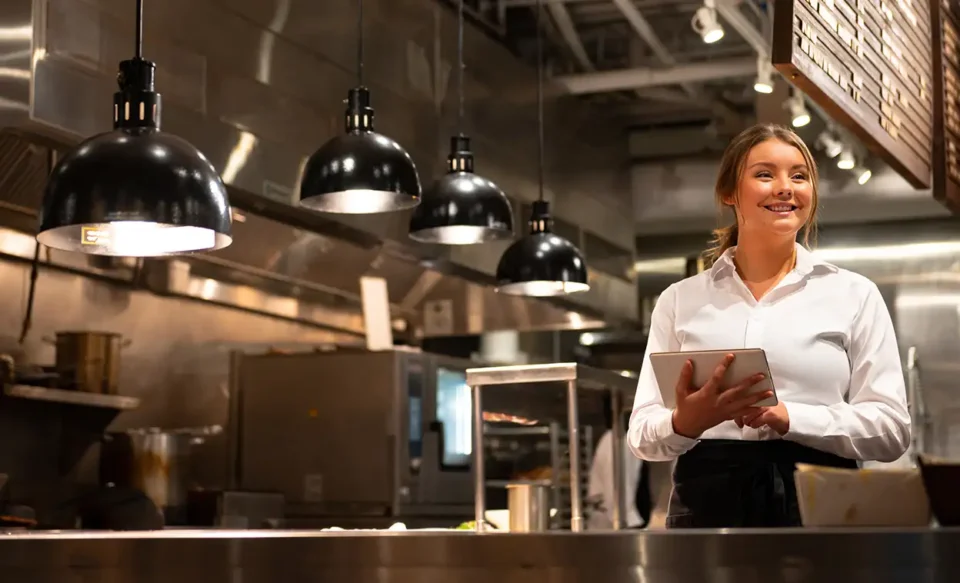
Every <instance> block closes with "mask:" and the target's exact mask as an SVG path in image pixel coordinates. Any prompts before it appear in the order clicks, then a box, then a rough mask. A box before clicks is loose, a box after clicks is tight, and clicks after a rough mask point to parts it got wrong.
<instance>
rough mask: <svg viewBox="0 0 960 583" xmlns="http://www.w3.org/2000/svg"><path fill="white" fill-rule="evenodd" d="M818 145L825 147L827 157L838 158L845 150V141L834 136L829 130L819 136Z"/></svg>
mask: <svg viewBox="0 0 960 583" xmlns="http://www.w3.org/2000/svg"><path fill="white" fill-rule="evenodd" d="M817 145H818V146H820V147H821V148H823V152H824V153H825V154H826V155H827V158H836V157H837V156H839V155H840V152H842V151H843V143H842V142H841V141H840V140H838V139H837V138H835V137H833V135H831V133H830V132H829V131H825V132H823V133H821V134H820V135H819V136H818V137H817Z"/></svg>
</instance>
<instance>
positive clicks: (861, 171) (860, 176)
mask: <svg viewBox="0 0 960 583" xmlns="http://www.w3.org/2000/svg"><path fill="white" fill-rule="evenodd" d="M854 172H855V173H856V174H857V183H858V184H859V185H860V186H863V185H864V184H866V183H867V182H868V181H869V180H870V178H871V177H872V176H873V172H871V171H870V169H869V168H863V167H860V168H857V169H856V170H854Z"/></svg>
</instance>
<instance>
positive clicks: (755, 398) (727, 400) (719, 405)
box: [673, 354, 773, 439]
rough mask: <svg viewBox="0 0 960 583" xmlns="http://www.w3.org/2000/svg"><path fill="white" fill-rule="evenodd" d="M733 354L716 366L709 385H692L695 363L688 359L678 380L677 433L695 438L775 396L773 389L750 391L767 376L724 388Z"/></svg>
mask: <svg viewBox="0 0 960 583" xmlns="http://www.w3.org/2000/svg"><path fill="white" fill-rule="evenodd" d="M733 359H734V356H733V355H732V354H728V355H727V356H726V357H724V359H723V360H722V361H721V362H720V364H719V365H717V368H716V369H714V371H713V375H712V376H711V377H710V380H709V381H707V384H705V385H703V386H702V387H699V388H698V387H693V386H691V384H690V383H691V380H692V379H693V362H691V361H689V360H688V361H687V362H686V363H685V364H684V365H683V369H682V370H681V372H680V379H679V380H678V381H677V388H676V390H677V408H676V409H675V410H674V411H673V430H674V431H675V432H676V433H677V434H678V435H683V436H684V437H689V438H692V439H696V438H698V437H700V435H701V434H702V433H703V432H704V431H706V430H708V429H711V428H713V427H716V426H717V425H719V424H720V423H723V422H724V421H729V420H731V419H742V418H744V417H746V416H747V415H752V414H753V413H754V412H756V411H757V410H758V409H757V408H756V407H754V405H755V404H757V403H758V402H760V401H762V400H764V399H767V398H769V397H772V396H773V392H772V391H764V392H762V393H755V394H750V393H749V391H750V388H751V387H753V385H755V384H757V383H759V382H760V381H762V380H763V377H764V375H762V374H756V375H753V376H751V377H747V378H746V379H744V380H743V381H741V382H739V383H737V384H736V385H734V386H732V387H730V388H729V389H726V390H724V389H723V387H722V385H721V383H722V382H723V375H724V374H726V372H727V368H728V367H729V366H730V363H731V362H733Z"/></svg>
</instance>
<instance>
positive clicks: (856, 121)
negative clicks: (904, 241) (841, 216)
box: [772, 0, 939, 188]
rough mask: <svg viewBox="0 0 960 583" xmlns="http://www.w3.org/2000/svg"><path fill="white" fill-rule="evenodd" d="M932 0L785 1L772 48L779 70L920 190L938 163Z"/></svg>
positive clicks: (778, 12)
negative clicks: (934, 162) (935, 156)
mask: <svg viewBox="0 0 960 583" xmlns="http://www.w3.org/2000/svg"><path fill="white" fill-rule="evenodd" d="M935 1H939V0H935ZM929 2H930V0H782V1H780V2H777V6H776V11H775V18H774V29H773V43H772V49H773V50H772V52H773V55H772V57H773V64H774V66H775V67H776V68H777V70H779V71H780V72H781V73H782V74H783V75H784V76H785V77H786V78H787V79H790V81H791V82H792V83H793V84H794V85H796V86H797V88H798V89H800V90H801V91H803V92H804V93H806V94H807V96H809V97H810V99H812V100H813V101H814V102H815V103H817V104H818V105H819V106H820V107H821V108H822V109H823V110H824V111H825V112H826V113H827V115H829V116H830V117H831V118H833V120H834V121H836V122H837V123H839V124H841V125H843V126H844V127H846V128H847V129H848V130H850V131H851V132H852V133H853V134H854V135H856V136H857V137H858V138H859V139H860V140H861V141H862V142H863V143H864V144H865V145H866V146H867V148H869V149H870V151H871V152H873V153H874V154H875V155H877V156H879V157H881V158H883V159H884V160H885V161H886V162H887V163H888V164H889V165H890V166H891V167H892V168H894V169H895V170H896V171H897V172H899V173H900V174H901V175H902V176H903V177H904V178H906V179H907V181H908V182H910V184H912V185H913V186H914V187H916V188H929V187H930V185H931V168H932V167H931V161H932V158H933V152H932V130H933V86H932V85H933V77H932V71H933V66H932V62H933V61H932V59H933V55H932V33H931V27H930V18H931V16H930V6H929Z"/></svg>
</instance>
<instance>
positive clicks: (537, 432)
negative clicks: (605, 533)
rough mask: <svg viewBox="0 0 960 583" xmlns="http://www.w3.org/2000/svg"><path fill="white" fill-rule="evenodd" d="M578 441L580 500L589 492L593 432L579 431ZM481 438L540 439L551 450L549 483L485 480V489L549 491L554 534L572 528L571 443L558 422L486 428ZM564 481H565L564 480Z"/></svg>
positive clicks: (583, 428) (565, 431)
mask: <svg viewBox="0 0 960 583" xmlns="http://www.w3.org/2000/svg"><path fill="white" fill-rule="evenodd" d="M578 433H579V441H580V447H579V451H580V463H579V466H580V472H579V473H580V488H579V489H580V496H581V499H585V498H586V497H587V489H588V488H589V476H590V465H591V462H592V460H593V428H592V427H590V426H585V427H581V428H580V431H579V432H578ZM483 435H484V437H493V436H495V437H525V438H531V439H543V440H545V441H547V442H548V444H549V447H550V468H551V473H550V476H551V477H550V479H549V480H486V484H487V486H488V487H489V486H493V487H506V486H507V485H508V484H518V483H519V484H523V483H531V484H542V485H544V486H547V487H548V488H550V500H551V507H553V508H556V509H557V513H556V514H555V515H553V516H552V517H551V519H550V528H551V529H554V530H558V529H569V528H571V518H572V516H571V511H570V509H571V507H572V496H571V493H570V481H569V476H570V473H571V472H570V449H571V448H570V443H569V437H570V436H569V433H568V432H567V430H566V429H564V427H563V426H562V425H561V424H560V423H557V422H553V423H550V424H549V425H537V426H534V427H485V428H484V431H483ZM565 478H566V479H565ZM588 518H589V512H588V511H586V509H585V512H584V519H585V520H586V519H588Z"/></svg>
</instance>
